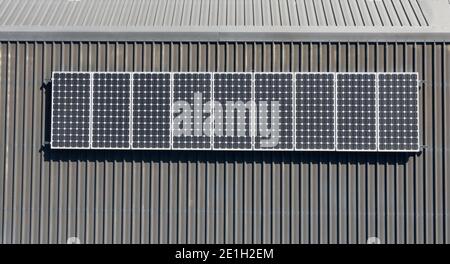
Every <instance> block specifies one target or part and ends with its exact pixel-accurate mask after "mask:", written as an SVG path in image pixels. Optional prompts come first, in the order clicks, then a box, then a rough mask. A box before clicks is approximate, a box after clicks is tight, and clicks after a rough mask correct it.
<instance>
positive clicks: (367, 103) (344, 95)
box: [336, 73, 377, 151]
mask: <svg viewBox="0 0 450 264" xmlns="http://www.w3.org/2000/svg"><path fill="white" fill-rule="evenodd" d="M336 79H337V83H336V98H337V102H336V104H337V106H336V117H337V127H336V129H337V130H336V141H337V146H336V147H337V148H336V149H337V150H342V151H376V150H377V109H376V100H377V99H376V98H377V94H376V93H377V92H376V74H375V73H337V75H336Z"/></svg>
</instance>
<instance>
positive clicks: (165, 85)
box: [132, 73, 171, 149]
mask: <svg viewBox="0 0 450 264" xmlns="http://www.w3.org/2000/svg"><path fill="white" fill-rule="evenodd" d="M170 97H171V91H170V73H134V74H133V97H132V98H133V103H132V106H133V111H132V112H133V120H132V123H133V132H132V148H133V149H170V105H171V98H170Z"/></svg>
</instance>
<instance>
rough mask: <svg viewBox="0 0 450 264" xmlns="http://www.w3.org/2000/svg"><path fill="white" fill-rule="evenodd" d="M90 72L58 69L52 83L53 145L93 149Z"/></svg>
mask: <svg viewBox="0 0 450 264" xmlns="http://www.w3.org/2000/svg"><path fill="white" fill-rule="evenodd" d="M89 118H90V74H89V73H70V72H55V73H54V74H53V82H52V122H51V123H52V133H51V147H52V148H89V127H90V120H89Z"/></svg>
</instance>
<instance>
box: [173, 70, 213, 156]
mask: <svg viewBox="0 0 450 264" xmlns="http://www.w3.org/2000/svg"><path fill="white" fill-rule="evenodd" d="M175 74H209V75H210V84H211V87H210V88H211V91H210V93H211V98H210V99H211V100H210V102H211V107H213V106H214V105H213V102H214V101H213V100H214V97H213V92H214V87H213V83H212V81H213V80H212V76H213V72H204V71H203V72H172V79H173V82H175ZM174 88H175V84H174V83H173V84H172V96H171V98H172V101H171V104H172V106H173V96H174ZM172 106H171V107H170V109H171V113H170V115H171V120H170V123H171V125H170V128H171V130H172V133H171V137H170V138H171V141H172V145H171V148H172V150H193V151H197V150H213V145H212V139H211V137H212V134H213V132H212V131H213V129H212V128H211V129H210V135H209V137H210V143H209V145H210V147H209V148H175V147H174V146H173V107H172ZM211 114H212V115H213V116H212V117H211V125H212V124H213V119H214V109H213V110H212V111H211Z"/></svg>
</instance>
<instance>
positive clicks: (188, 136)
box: [172, 73, 212, 149]
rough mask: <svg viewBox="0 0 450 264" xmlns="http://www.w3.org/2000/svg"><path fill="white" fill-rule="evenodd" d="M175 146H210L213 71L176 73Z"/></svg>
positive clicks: (174, 76)
mask: <svg viewBox="0 0 450 264" xmlns="http://www.w3.org/2000/svg"><path fill="white" fill-rule="evenodd" d="M172 89H173V91H172V94H173V99H172V100H173V105H172V113H173V114H172V129H173V130H172V147H173V149H211V131H212V129H211V125H212V116H211V112H212V111H211V110H212V109H211V108H212V107H211V105H212V78H211V73H174V74H173V87H172Z"/></svg>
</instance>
